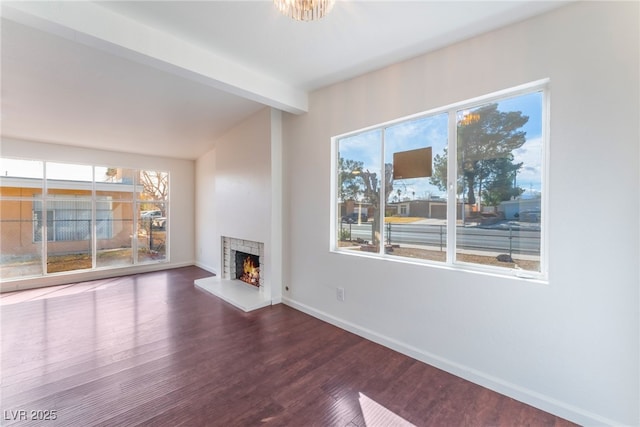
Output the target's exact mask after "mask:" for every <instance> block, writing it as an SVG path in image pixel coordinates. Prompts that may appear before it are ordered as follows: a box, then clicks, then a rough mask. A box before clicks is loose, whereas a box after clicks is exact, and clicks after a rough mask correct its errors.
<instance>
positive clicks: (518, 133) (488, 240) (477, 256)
mask: <svg viewBox="0 0 640 427" xmlns="http://www.w3.org/2000/svg"><path fill="white" fill-rule="evenodd" d="M457 132H458V145H457V146H458V159H457V160H458V175H457V176H458V188H459V189H461V198H462V201H463V204H464V208H465V209H464V210H463V215H462V218H461V221H459V223H458V227H457V230H456V260H457V261H461V262H467V263H475V264H483V265H494V266H500V267H509V268H518V269H523V270H531V271H536V272H539V271H540V231H541V229H540V223H541V212H542V211H541V194H542V159H543V153H542V92H534V93H530V94H527V95H523V96H517V97H513V98H509V99H505V100H498V101H495V102H492V103H488V104H484V105H481V106H479V107H475V108H473V109H468V110H459V111H457Z"/></svg>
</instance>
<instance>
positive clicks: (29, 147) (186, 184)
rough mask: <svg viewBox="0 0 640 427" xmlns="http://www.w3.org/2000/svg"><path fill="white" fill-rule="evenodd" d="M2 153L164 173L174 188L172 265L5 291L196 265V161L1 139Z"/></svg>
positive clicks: (59, 278)
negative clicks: (194, 210)
mask: <svg viewBox="0 0 640 427" xmlns="http://www.w3.org/2000/svg"><path fill="white" fill-rule="evenodd" d="M1 153H2V156H4V157H18V158H28V159H40V160H48V161H58V162H66V163H80V164H90V165H98V166H117V167H127V168H139V169H152V170H163V171H168V172H169V173H170V186H171V187H170V192H171V194H170V198H171V199H170V206H169V209H170V225H169V254H168V255H169V260H170V261H169V263H158V264H145V265H139V266H135V267H123V268H118V269H110V270H103V271H95V272H81V273H80V272H79V273H69V274H61V275H56V276H48V277H46V278H42V277H39V278H37V279H24V280H19V281H12V282H7V283H3V284H2V289H3V290H12V289H25V288H30V287H40V286H51V285H57V284H62V283H73V282H79V281H83V280H92V279H98V278H103V277H112V276H114V275H123V274H132V273H137V272H143V271H152V270H159V269H166V268H172V267H181V266H185V265H192V264H193V263H194V260H195V257H194V247H195V245H194V239H195V227H194V212H193V206H194V203H195V201H194V197H195V192H194V185H195V181H194V170H195V162H194V161H192V160H176V159H169V158H163V157H155V156H142V155H137V154H129V153H126V154H125V153H118V152H114V151H107V150H91V149H86V148H80V147H72V146H67V145H58V144H48V143H42V142H35V141H24V140H16V139H11V138H2V151H1Z"/></svg>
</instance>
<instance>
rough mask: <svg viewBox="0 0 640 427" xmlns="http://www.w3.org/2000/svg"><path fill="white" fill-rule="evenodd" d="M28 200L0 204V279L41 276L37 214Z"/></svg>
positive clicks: (39, 225) (40, 229)
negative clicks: (35, 237)
mask: <svg viewBox="0 0 640 427" xmlns="http://www.w3.org/2000/svg"><path fill="white" fill-rule="evenodd" d="M32 206H33V202H32V201H31V200H4V199H3V200H0V231H1V233H2V235H1V239H0V278H2V279H9V278H19V277H25V276H38V275H41V274H42V243H41V238H38V239H37V240H35V239H34V238H33V236H34V235H36V236H40V235H41V234H40V233H42V227H41V223H39V222H38V218H41V217H42V212H41V211H38V210H36V211H34V210H33V209H32Z"/></svg>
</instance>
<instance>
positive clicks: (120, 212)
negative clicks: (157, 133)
mask: <svg viewBox="0 0 640 427" xmlns="http://www.w3.org/2000/svg"><path fill="white" fill-rule="evenodd" d="M0 170H2V171H3V174H2V175H0V278H2V279H10V278H20V277H27V276H39V275H46V274H51V273H59V272H68V271H74V270H87V269H93V268H112V267H119V266H126V265H132V264H135V263H137V262H145V263H146V262H158V261H166V260H167V246H168V236H167V232H166V230H167V226H168V221H169V218H168V211H169V193H168V191H169V174H168V173H167V172H162V171H139V170H135V169H127V168H119V167H97V166H96V167H94V166H91V165H76V164H66V163H57V162H43V161H35V160H16V159H8V158H0ZM44 189H46V194H44V193H43V190H44ZM43 194H44V197H43ZM136 230H137V238H136ZM45 266H46V267H45Z"/></svg>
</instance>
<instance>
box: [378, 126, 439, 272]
mask: <svg viewBox="0 0 640 427" xmlns="http://www.w3.org/2000/svg"><path fill="white" fill-rule="evenodd" d="M384 150H385V165H390V167H391V168H392V171H393V174H392V177H391V181H390V185H389V187H387V197H386V208H385V224H384V229H383V236H384V239H385V251H386V253H387V254H390V255H394V256H402V257H408V258H418V259H427V260H436V261H445V260H446V251H447V193H446V189H447V185H446V183H447V181H446V179H447V164H446V161H443V160H442V159H446V152H447V114H438V115H435V116H427V117H422V118H419V119H415V120H410V121H406V122H402V123H399V124H397V125H394V126H389V127H387V128H386V129H385V133H384Z"/></svg>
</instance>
